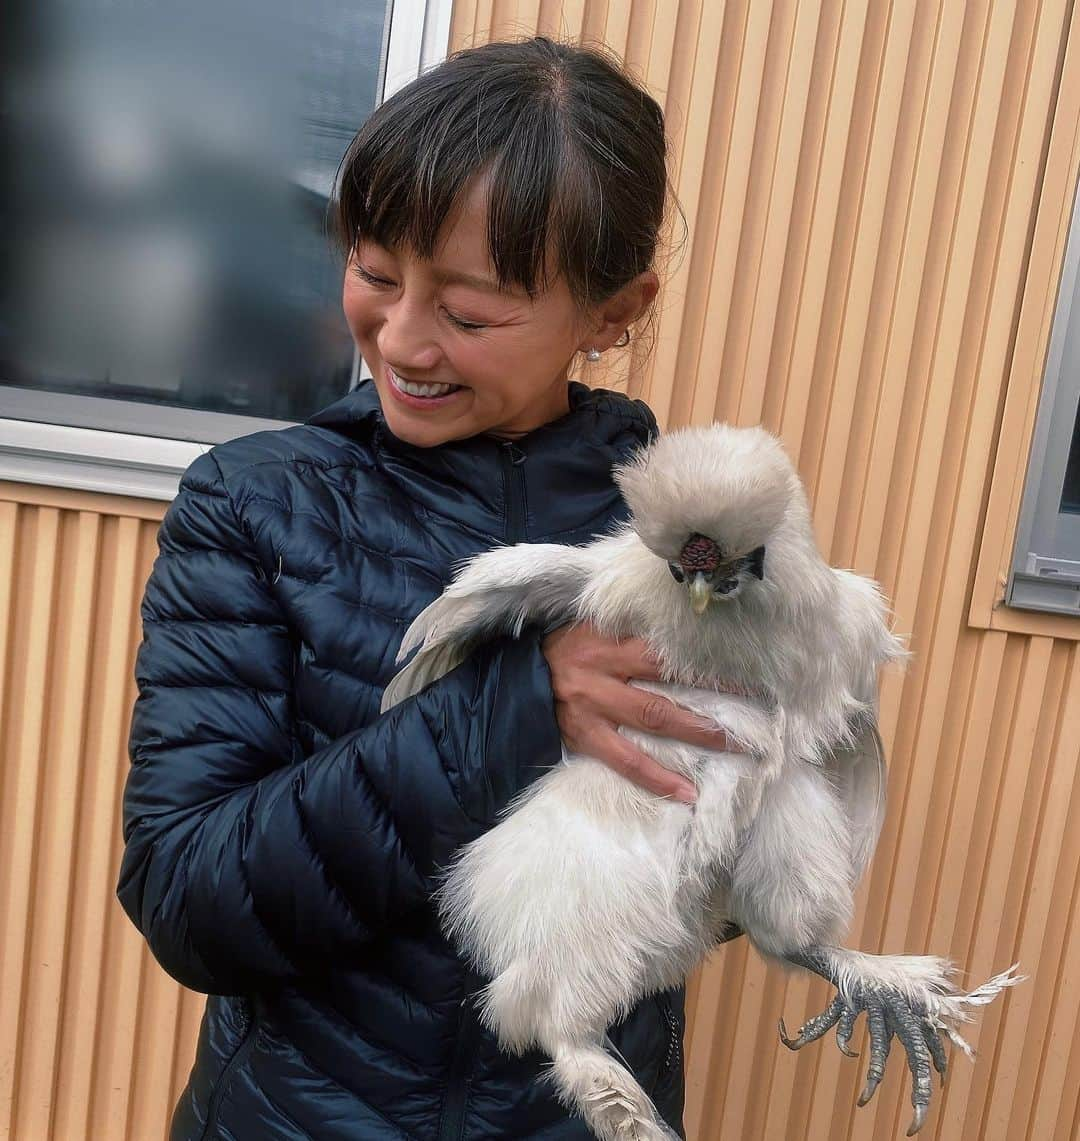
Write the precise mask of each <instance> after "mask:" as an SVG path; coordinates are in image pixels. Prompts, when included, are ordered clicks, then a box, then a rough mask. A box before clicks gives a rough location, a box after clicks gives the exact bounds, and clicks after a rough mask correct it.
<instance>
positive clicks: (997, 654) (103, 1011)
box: [0, 0, 1080, 1141]
mask: <svg viewBox="0 0 1080 1141" xmlns="http://www.w3.org/2000/svg"><path fill="white" fill-rule="evenodd" d="M1077 21H1080V17H1077ZM1077 21H1074V19H1073V13H1072V5H1071V3H1069V2H1066V0H1052V2H1050V0H1048V2H1046V3H1042V4H1040V3H1036V2H1035V0H1015V2H1008V3H1007V2H1002V3H985V2H976V0H970V2H967V3H963V2H960V0H933V2H930V0H927V2H925V3H917V2H912V0H892V2H891V3H890V2H886V0H872V2H866V0H863V2H861V3H855V2H851V0H849V2H847V3H843V2H841V0H822V2H821V3H816V4H815V3H811V2H797V0H790V2H785V0H775V2H767V0H742V2H740V3H727V4H725V3H722V2H720V0H712V2H709V0H679V2H676V0H670V2H660V3H658V2H656V0H653V2H645V0H625V2H616V0H610V2H607V3H605V2H603V0H598V2H597V0H589V2H580V0H579V2H577V3H573V2H570V0H566V2H564V3H559V2H552V0H533V2H531V3H526V2H522V3H501V2H500V3H478V2H470V0H458V2H457V4H456V7H455V14H454V21H453V29H452V36H451V39H452V46H453V47H457V46H461V45H463V44H466V43H478V42H482V41H484V40H486V39H489V38H497V37H499V36H504V35H512V34H515V33H516V34H522V33H530V32H532V31H534V30H537V29H540V30H542V31H545V32H547V33H553V34H559V35H564V36H570V37H573V38H581V37H584V38H587V39H594V40H600V41H603V42H606V43H607V44H609V45H610V46H611V47H613V48H614V49H615V50H616V51H617V52H618V53H619V54H620V55H621V56H623V57H624V58H625V59H626V61H627V62H628V64H629V65H630V67H631V68H632V69H633V70H634V71H636V72H637V74H639V75H640V76H641V77H642V78H643V79H644V80H645V81H646V82H647V84H648V85H649V87H650V89H651V90H652V91H653V92H654V94H655V95H656V96H657V97H658V98H659V99H660V100H661V101H662V102H663V104H664V106H665V108H666V111H667V115H668V121H669V127H670V134H671V139H672V157H673V164H674V177H675V185H676V189H677V193H678V195H679V197H680V199H681V201H682V204H683V206H684V209H685V211H686V215H687V219H688V222H689V225H690V235H689V240H688V242H687V245H686V247H685V251H684V254H683V257H682V260H681V262H679V263H677V264H676V266H675V267H674V268H673V271H672V276H671V278H670V280H669V281H668V283H667V286H666V288H665V291H664V294H663V307H662V312H661V317H660V321H659V324H658V330H657V343H656V349H655V352H654V354H653V355H652V357H651V359H649V360H648V361H643V360H641V359H640V357H639V359H636V360H635V359H634V354H635V352H638V353H640V350H639V349H637V348H636V347H635V348H632V349H631V350H627V352H626V354H625V355H624V358H623V360H622V361H621V362H620V363H619V364H617V365H616V366H614V367H613V368H612V369H611V371H609V372H606V373H604V372H596V373H594V374H593V376H592V377H591V379H593V380H595V381H597V382H601V383H616V384H625V385H627V386H628V387H629V388H630V389H631V390H632V391H634V392H637V393H640V394H642V395H644V396H645V397H646V398H647V399H648V400H649V401H650V403H651V404H652V405H653V407H654V408H655V409H656V411H657V412H658V414H659V416H660V417H661V419H662V420H663V421H664V422H666V423H667V424H668V425H670V426H674V425H677V424H682V423H687V422H691V421H693V422H703V421H707V420H709V419H711V418H713V417H721V418H726V419H732V420H736V421H738V422H741V423H752V422H756V421H759V420H760V421H763V422H764V423H765V424H766V425H768V426H769V427H771V428H773V429H774V430H776V431H778V432H779V433H780V434H781V435H782V436H783V438H784V440H785V442H786V443H787V445H788V447H789V448H790V449H791V451H792V452H793V454H794V455H795V456H796V457H797V458H798V461H799V466H800V470H801V472H802V474H803V476H804V478H805V479H806V481H807V484H808V486H809V488H810V491H811V494H812V497H813V500H814V503H815V518H816V524H817V529H818V536H819V539H820V541H821V543H822V546H823V549H824V550H825V551H826V552H827V553H828V555H829V557H830V558H831V560H832V561H833V562H834V563H836V564H840V565H848V566H854V567H855V568H856V569H858V570H860V571H862V572H864V573H867V574H871V575H874V576H875V577H877V578H878V579H879V580H880V581H881V582H882V583H883V585H884V587H885V589H886V591H887V592H888V593H889V595H890V597H891V598H892V599H893V600H894V605H895V611H896V625H897V627H898V628H899V629H900V630H902V631H904V632H908V633H910V634H911V644H912V648H913V650H914V651H915V653H916V660H915V663H914V665H913V666H912V668H911V669H910V670H909V671H908V673H907V675H906V677H904V678H900V677H897V676H892V677H888V678H887V679H886V681H885V684H884V688H883V700H882V713H883V732H884V736H885V739H886V743H887V745H888V748H889V753H890V794H891V803H890V810H889V816H888V822H887V825H886V828H885V832H884V834H883V836H882V840H881V843H880V845H879V848H878V854H877V856H876V859H875V862H874V864H873V867H872V869H871V874H870V875H869V877H868V878H867V881H866V883H865V884H864V885H863V889H862V890H861V892H860V907H859V912H858V915H857V918H856V921H855V924H854V926H853V929H852V932H851V937H850V940H849V942H850V943H851V944H852V945H855V946H858V947H861V948H862V949H864V950H868V951H890V952H891V951H909V952H921V951H927V950H932V951H935V952H940V953H946V954H950V955H952V956H953V957H954V958H955V959H956V960H957V961H958V962H960V963H961V964H962V965H963V966H964V967H966V968H967V969H968V970H969V971H970V974H971V978H973V979H975V980H981V978H983V977H985V976H986V975H988V974H990V973H991V972H992V971H996V970H999V969H1001V968H1003V967H1005V966H1007V965H1008V964H1009V963H1011V962H1013V961H1015V960H1016V959H1019V960H1020V961H1021V963H1022V966H1023V968H1024V969H1025V970H1026V972H1027V973H1029V974H1031V975H1032V976H1033V977H1032V979H1031V981H1030V982H1028V983H1026V984H1024V985H1023V986H1022V987H1020V988H1018V989H1017V990H1015V991H1014V992H1012V993H1011V994H1010V995H1009V996H1008V999H1007V1001H1005V1002H1002V1001H1000V1000H999V1002H998V1003H997V1004H996V1005H995V1006H993V1007H991V1008H990V1009H989V1010H988V1011H987V1013H986V1015H985V1016H984V1018H983V1019H982V1021H981V1024H980V1025H979V1027H978V1028H977V1029H975V1030H974V1032H973V1035H972V1040H973V1042H974V1044H975V1045H976V1047H977V1048H978V1050H979V1059H978V1061H977V1063H976V1065H975V1066H974V1067H972V1066H971V1065H969V1064H968V1063H967V1062H966V1061H965V1060H964V1059H963V1058H961V1057H956V1056H955V1055H954V1058H953V1065H952V1070H951V1074H950V1078H949V1085H948V1087H947V1089H946V1090H945V1091H944V1092H942V1091H939V1090H938V1089H937V1087H936V1086H935V1093H934V1098H935V1100H934V1105H933V1106H932V1109H931V1114H930V1118H929V1121H928V1123H927V1125H926V1126H925V1127H924V1130H923V1134H922V1136H925V1137H927V1138H937V1139H939V1141H976V1139H983V1138H985V1139H988V1141H1066V1139H1068V1138H1075V1137H1077V1136H1078V1135H1080V1082H1078V1080H1077V1074H1078V1073H1080V1036H1078V1030H1080V973H1078V971H1077V965H1078V963H1080V922H1078V915H1077V912H1078V906H1080V905H1078V899H1080V891H1078V886H1080V658H1078V654H1077V645H1078V641H1077V639H1078V638H1080V620H1077V619H1069V618H1056V619H1055V618H1048V617H1046V616H1035V615H1030V616H1029V615H1022V614H1019V613H1018V612H1005V611H1003V610H1001V609H1000V608H997V609H995V608H994V603H995V601H996V599H997V598H999V597H1000V583H999V582H998V581H997V577H998V574H999V573H1000V566H1001V565H1002V561H1001V560H1002V557H1003V555H1002V552H1003V550H1005V548H1006V547H1008V545H1009V544H1010V543H1011V526H1012V520H1013V519H1014V518H1015V493H1014V490H1013V489H1015V487H1016V486H1017V483H1018V481H1019V482H1022V475H1023V465H1024V462H1025V458H1026V450H1027V446H1028V440H1029V437H1030V417H1031V411H1032V409H1033V408H1034V404H1035V400H1034V397H1035V396H1036V395H1037V391H1038V384H1039V378H1040V372H1041V367H1042V361H1043V357H1044V355H1045V348H1046V343H1047V337H1048V331H1049V322H1050V317H1051V315H1052V312H1053V304H1054V299H1055V291H1056V286H1057V279H1058V274H1059V272H1060V266H1061V258H1062V254H1063V245H1064V240H1065V236H1066V233H1067V224H1068V216H1069V211H1070V207H1071V203H1072V194H1073V189H1074V187H1075V185H1076V180H1077V172H1078V170H1080V56H1078V52H1080V29H1078V28H1077V27H1076V23H1077ZM612 355H614V354H612ZM160 515H161V510H160V507H159V506H157V505H154V504H149V503H145V502H140V501H137V500H125V499H118V498H111V497H104V496H93V495H80V494H77V493H68V492H58V491H52V490H49V489H45V488H36V487H30V486H20V485H15V484H2V483H0V774H2V775H0V779H2V783H0V797H2V799H0V936H2V941H0V953H2V958H0V1134H2V1135H3V1136H5V1137H11V1138H16V1139H18V1141H39V1139H40V1141H45V1139H56V1141H69V1139H71V1141H76V1139H77V1141H83V1139H94V1141H98V1139H108V1141H113V1139H116V1141H121V1139H125V1138H130V1139H132V1141H143V1139H156V1138H161V1137H162V1136H163V1134H164V1129H165V1123H166V1120H167V1114H168V1112H169V1110H170V1108H171V1104H172V1100H173V1098H174V1096H175V1094H176V1092H177V1090H178V1088H179V1086H180V1085H181V1084H182V1082H183V1080H184V1078H185V1077H186V1072H187V1068H188V1066H189V1065H190V1060H191V1057H192V1053H193V1048H194V1037H195V1032H196V1029H197V1022H198V1017H199V1014H200V1012H201V999H200V997H199V996H197V995H192V994H190V993H187V992H182V991H181V990H180V989H179V988H178V987H176V986H175V985H174V984H173V983H172V982H171V981H170V980H168V978H167V977H166V976H165V975H164V974H163V973H162V972H161V971H160V969H159V968H157V966H156V965H155V964H154V962H153V960H152V959H150V958H149V956H148V954H147V952H146V951H145V950H144V949H143V946H142V944H141V942H140V940H139V937H138V935H137V934H136V933H135V932H134V930H133V929H132V928H131V927H130V925H129V924H128V923H127V920H126V918H125V917H124V916H123V915H122V913H121V912H120V909H119V906H118V905H117V904H116V903H115V902H114V898H113V885H114V883H115V878H116V868H117V864H118V859H119V849H120V835H119V795H120V789H121V784H122V780H123V776H124V772H125V770H126V766H127V758H126V755H125V742H126V735H127V726H128V720H129V716H130V709H131V703H132V702H133V700H134V682H133V679H132V666H133V662H134V653H135V648H136V646H137V644H138V640H139V629H138V601H139V595H140V591H141V585H142V583H143V582H144V581H145V578H146V576H147V574H148V572H149V569H150V565H151V562H152V560H153V556H154V534H155V531H156V525H157V520H158V519H159V518H160ZM973 591H974V594H973ZM983 600H984V601H985V605H984V604H983ZM745 943H746V941H745V940H739V941H737V942H736V943H735V944H733V945H731V946H730V947H728V948H726V949H724V950H722V951H720V952H718V953H717V954H716V955H715V957H714V960H713V961H712V962H710V964H709V965H708V966H707V967H706V968H705V969H704V970H703V971H702V972H700V973H699V975H698V976H696V977H695V979H694V980H693V983H692V988H691V1025H690V1030H689V1034H688V1040H689V1059H688V1110H687V1123H688V1126H689V1134H690V1137H691V1138H692V1139H693V1141H759V1139H768V1141H799V1139H802V1138H809V1139H812V1141H833V1139H852V1141H853V1139H861V1141H869V1139H875V1141H891V1139H892V1138H895V1137H898V1136H901V1135H902V1133H903V1130H904V1128H905V1127H906V1123H907V1120H908V1117H909V1114H910V1105H909V1103H908V1089H909V1079H908V1075H907V1072H906V1068H905V1067H904V1065H903V1061H902V1057H901V1056H900V1055H899V1054H898V1053H897V1052H896V1051H894V1056H893V1058H892V1059H891V1061H890V1065H889V1075H888V1077H887V1078H886V1080H885V1082H884V1083H883V1085H882V1087H881V1088H880V1089H879V1091H878V1093H877V1095H876V1097H875V1099H874V1101H873V1102H872V1103H871V1104H870V1106H868V1107H866V1108H864V1109H861V1110H858V1109H856V1108H855V1099H856V1096H857V1094H858V1091H859V1088H861V1083H862V1078H863V1073H864V1067H865V1050H864V1042H863V1034H864V1032H863V1030H862V1027H861V1025H860V1029H859V1031H858V1033H857V1035H856V1039H855V1042H854V1043H853V1045H854V1046H855V1048H856V1049H860V1050H863V1058H861V1059H859V1060H858V1061H854V1060H851V1059H847V1058H844V1057H843V1056H842V1055H840V1054H839V1053H838V1051H837V1050H836V1048H835V1045H834V1044H833V1042H832V1040H831V1039H826V1040H825V1042H824V1043H822V1044H820V1045H819V1046H817V1047H811V1048H808V1049H807V1050H804V1051H803V1052H801V1053H800V1054H798V1055H794V1054H791V1053H789V1052H788V1051H786V1050H784V1049H783V1048H782V1047H779V1048H778V1046H777V1035H776V1022H777V1018H778V1016H779V1015H780V1014H781V1012H782V1013H783V1014H784V1017H785V1018H786V1020H787V1023H788V1025H789V1026H792V1025H797V1024H798V1023H799V1022H800V1021H801V1020H802V1019H803V1018H804V1017H805V1016H806V1015H808V1014H810V1013H812V1012H814V1011H816V1010H817V1009H820V1008H821V1007H822V1006H823V1005H824V1004H825V1002H826V1001H827V998H828V992H827V988H826V987H825V985H824V984H823V983H821V984H819V983H818V982H816V981H815V982H811V983H807V982H804V981H802V980H801V979H797V978H794V977H793V978H791V979H788V978H785V977H784V976H782V975H780V974H779V973H776V972H774V971H773V970H771V969H770V970H768V971H767V970H766V969H765V968H764V967H763V966H762V964H761V962H760V960H758V959H757V958H756V957H755V956H754V955H753V953H752V952H749V951H748V949H747V947H746V945H745Z"/></svg>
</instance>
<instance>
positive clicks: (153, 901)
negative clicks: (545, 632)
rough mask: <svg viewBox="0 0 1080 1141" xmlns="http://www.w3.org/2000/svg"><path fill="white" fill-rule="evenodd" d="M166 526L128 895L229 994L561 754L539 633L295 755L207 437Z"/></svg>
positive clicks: (246, 549) (382, 893) (278, 627)
mask: <svg viewBox="0 0 1080 1141" xmlns="http://www.w3.org/2000/svg"><path fill="white" fill-rule="evenodd" d="M158 542H159V555H158V558H157V560H156V561H155V563H154V567H153V570H152V573H151V576H150V579H149V581H148V583H147V586H146V589H145V593H144V596H143V602H142V619H143V641H142V644H141V646H140V647H139V652H138V657H137V660H136V671H135V673H136V681H137V683H138V690H139V694H138V698H137V700H136V702H135V707H134V712H133V717H132V724H131V734H130V738H129V753H130V758H131V768H130V770H129V773H128V778H127V784H126V787H125V792H124V803H123V816H124V842H125V847H124V853H123V860H122V864H121V869H120V877H119V886H118V891H117V894H118V896H119V899H120V902H121V903H122V905H123V907H124V909H125V911H126V912H127V913H128V915H129V916H130V917H131V919H132V920H133V922H134V923H135V925H136V926H137V927H138V928H139V930H140V931H141V932H142V933H143V935H144V936H145V937H146V939H147V941H148V943H149V945H150V947H151V949H152V951H153V953H154V955H155V956H156V958H157V959H158V961H159V962H160V963H161V965H162V966H163V967H164V968H165V969H166V970H167V971H168V972H169V973H170V974H171V975H173V977H175V978H176V979H178V980H179V981H180V982H181V983H183V984H184V985H185V986H188V987H191V988H192V989H195V990H201V991H206V992H210V993H223V994H228V993H241V992H244V991H247V990H250V989H252V988H254V987H257V986H260V985H266V984H271V983H274V982H288V981H289V980H290V979H291V978H295V977H297V976H299V975H300V974H303V973H305V972H309V971H312V970H317V969H318V968H319V965H320V964H322V965H324V966H325V965H326V964H327V963H328V962H330V963H332V962H335V961H337V962H345V961H348V960H349V959H350V958H353V959H355V956H356V954H357V951H358V950H359V949H360V948H361V947H362V946H363V945H364V944H365V943H366V942H367V941H368V940H370V938H371V937H372V935H373V934H374V933H376V932H377V931H378V930H379V929H380V928H381V927H384V926H386V925H390V924H393V923H394V922H395V921H396V920H398V919H400V918H401V917H402V916H404V915H406V914H407V913H408V912H410V911H411V910H413V909H415V908H417V907H419V906H421V905H423V904H424V903H425V901H426V899H427V897H428V896H429V894H430V892H431V890H432V888H433V886H434V883H433V876H434V875H435V873H436V872H437V870H438V868H439V867H440V866H441V865H444V864H445V863H446V862H447V860H448V859H449V857H450V856H451V855H452V853H453V852H454V850H455V849H456V848H457V847H459V846H460V845H461V844H464V843H467V842H468V841H469V840H471V839H473V838H474V837H475V836H477V835H479V834H480V833H481V832H483V831H484V830H485V829H486V828H488V827H490V826H491V825H492V824H493V823H494V821H495V817H496V815H497V813H498V812H499V810H500V809H501V808H502V807H503V806H504V805H505V804H506V803H507V802H508V801H509V800H510V798H511V797H512V796H513V795H514V794H515V793H516V792H517V791H519V790H520V789H521V788H523V787H524V786H525V785H527V784H528V783H529V782H530V781H531V780H533V779H535V778H536V777H537V776H539V775H540V774H541V773H542V772H543V771H544V769H545V767H546V766H548V765H550V764H552V763H554V762H555V761H557V760H558V758H559V755H560V739H559V731H558V726H557V723H556V721H555V713H554V705H553V698H552V694H551V680H550V675H549V673H548V670H547V663H546V661H545V659H544V657H543V654H542V653H541V652H540V648H539V640H540V634H539V632H536V631H532V632H528V631H527V632H526V633H525V634H524V635H523V636H522V637H521V638H520V639H517V640H514V639H509V638H502V639H499V640H496V641H493V642H491V643H489V644H488V645H486V646H485V647H483V648H482V649H481V650H480V651H478V652H477V653H475V654H474V655H473V656H472V657H470V658H469V659H468V660H467V661H465V662H464V663H462V665H461V666H459V667H458V668H457V669H456V670H454V671H453V672H452V673H450V674H448V675H447V676H446V677H444V678H442V679H440V680H439V681H438V682H436V683H435V684H434V685H432V686H429V687H428V688H427V689H426V690H424V691H423V692H422V693H420V694H417V695H416V696H415V697H413V698H411V699H409V700H408V701H406V702H403V703H402V704H401V705H399V706H397V707H395V708H394V709H391V710H389V711H388V712H387V713H386V714H384V715H382V716H381V717H379V718H377V719H376V720H375V721H373V722H372V723H370V724H368V725H367V726H365V727H363V728H361V729H358V730H356V731H354V732H351V733H348V734H346V735H345V736H343V737H341V738H339V739H338V740H336V741H334V742H333V743H332V744H329V745H327V746H326V747H325V748H322V749H320V750H318V751H317V752H315V753H313V754H311V755H310V756H308V757H307V758H306V759H304V760H300V759H299V753H298V752H296V753H294V739H293V725H292V720H291V716H290V693H289V686H290V677H291V670H292V650H291V644H290V641H289V637H288V631H287V629H286V627H285V625H284V618H283V616H282V614H281V613H280V611H279V608H278V605H277V603H276V601H275V599H274V597H273V595H272V593H271V591H270V586H269V584H268V583H267V581H266V580H265V576H264V575H263V574H262V573H261V570H260V568H259V567H258V565H257V563H256V561H255V558H254V555H253V552H252V547H251V544H250V541H249V540H248V538H247V537H246V535H245V532H244V529H243V527H242V525H241V521H240V519H239V518H238V516H237V514H236V512H235V510H234V505H233V503H232V501H231V499H230V497H229V494H228V491H227V490H226V488H225V486H224V483H223V481H222V479H221V475H220V470H219V469H218V466H217V463H216V461H215V459H214V458H213V455H212V454H210V455H206V456H203V457H200V459H198V460H197V461H196V462H195V463H194V464H192V466H191V467H190V468H189V469H188V471H187V472H186V473H185V475H184V478H183V480H182V482H181V487H180V491H179V494H178V495H177V497H176V499H175V500H174V501H173V503H172V504H171V506H170V508H169V510H168V512H167V514H166V516H165V519H164V521H163V523H162V527H161V530H160V532H159V536H158ZM525 726H527V727H528V731H527V732H523V731H522V729H523V728H524V727H525Z"/></svg>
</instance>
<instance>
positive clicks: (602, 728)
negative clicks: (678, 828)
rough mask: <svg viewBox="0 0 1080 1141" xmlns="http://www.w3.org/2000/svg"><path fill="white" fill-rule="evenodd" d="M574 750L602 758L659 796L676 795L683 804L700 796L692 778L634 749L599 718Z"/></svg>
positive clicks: (691, 802) (628, 777)
mask: <svg viewBox="0 0 1080 1141" xmlns="http://www.w3.org/2000/svg"><path fill="white" fill-rule="evenodd" d="M574 749H575V751H576V752H580V753H584V754H585V755H587V756H590V757H595V758H596V759H597V760H598V761H603V762H604V764H606V765H608V766H609V767H610V768H612V769H614V770H615V771H616V772H617V773H618V774H619V775H620V776H623V777H626V779H627V780H631V781H633V782H634V784H636V785H639V786H640V787H641V788H644V789H647V790H648V791H649V792H651V793H655V795H657V796H670V797H674V798H675V799H676V800H680V801H682V802H683V803H684V804H693V803H694V801H695V800H696V799H697V789H696V788H695V787H694V785H693V784H691V783H690V781H688V780H687V779H686V778H685V777H681V776H679V774H678V773H673V772H672V771H671V770H670V769H666V768H664V766H663V765H662V764H660V763H659V761H654V760H653V759H652V757H649V756H647V755H646V754H645V753H643V752H641V750H640V749H635V748H634V746H633V745H632V744H631V743H630V742H629V741H628V740H627V739H626V738H625V737H623V736H621V735H620V734H619V733H617V732H616V731H615V729H614V727H613V726H611V725H605V724H604V723H603V721H602V720H600V719H599V718H597V719H596V723H595V725H594V726H593V727H592V729H591V730H590V731H589V732H588V734H587V737H586V740H585V741H584V743H583V745H575V746H574Z"/></svg>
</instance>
